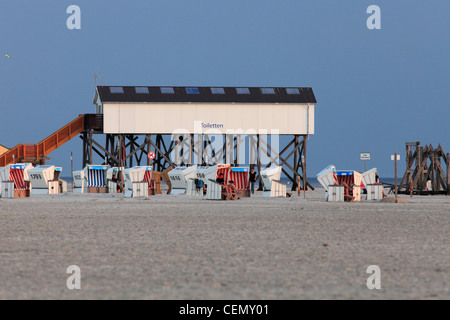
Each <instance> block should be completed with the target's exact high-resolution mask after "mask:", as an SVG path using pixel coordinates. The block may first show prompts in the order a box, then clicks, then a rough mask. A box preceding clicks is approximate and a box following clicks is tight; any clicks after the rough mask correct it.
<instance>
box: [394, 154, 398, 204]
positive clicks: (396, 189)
mask: <svg viewBox="0 0 450 320" xmlns="http://www.w3.org/2000/svg"><path fill="white" fill-rule="evenodd" d="M394 161H395V202H397V201H398V188H397V152H396V153H395V155H394Z"/></svg>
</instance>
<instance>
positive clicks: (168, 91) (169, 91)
mask: <svg viewBox="0 0 450 320" xmlns="http://www.w3.org/2000/svg"><path fill="white" fill-rule="evenodd" d="M161 93H162V94H174V93H175V91H174V90H173V88H172V87H164V88H161Z"/></svg>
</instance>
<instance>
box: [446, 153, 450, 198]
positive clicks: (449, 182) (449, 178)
mask: <svg viewBox="0 0 450 320" xmlns="http://www.w3.org/2000/svg"><path fill="white" fill-rule="evenodd" d="M447 195H448V196H450V153H447Z"/></svg>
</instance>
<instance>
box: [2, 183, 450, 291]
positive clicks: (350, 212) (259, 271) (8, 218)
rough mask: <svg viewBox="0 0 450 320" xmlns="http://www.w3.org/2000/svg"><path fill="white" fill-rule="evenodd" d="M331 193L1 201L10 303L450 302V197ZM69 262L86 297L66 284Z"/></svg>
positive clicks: (72, 196) (5, 279)
mask: <svg viewBox="0 0 450 320" xmlns="http://www.w3.org/2000/svg"><path fill="white" fill-rule="evenodd" d="M323 195H324V191H323V189H317V191H314V192H308V193H307V195H306V196H307V198H306V199H304V198H303V195H302V197H297V196H296V195H294V196H293V197H292V198H287V199H267V198H263V197H262V196H261V193H258V194H257V195H256V196H255V197H253V198H251V199H241V200H239V201H229V202H222V201H207V200H204V199H198V198H194V197H186V196H167V195H159V196H153V197H151V198H150V199H149V200H143V199H124V198H123V196H122V195H115V196H113V195H93V194H89V195H76V194H72V193H69V194H66V195H58V196H36V197H34V198H31V199H16V200H7V199H0V220H1V224H0V299H237V300H241V299H449V298H450V292H449V282H450V277H449V275H450V240H449V218H450V197H446V196H434V197H431V196H422V197H419V196H416V197H414V198H412V199H410V198H409V197H404V198H405V199H407V201H408V203H379V202H378V203H376V202H371V203H369V202H361V203H329V202H325V201H324V199H323ZM70 265H78V266H79V267H80V268H81V286H82V288H81V290H68V289H67V287H66V280H67V278H68V277H69V274H67V273H66V269H67V267H68V266H70ZM370 265H378V266H379V267H380V268H381V290H369V289H368V288H367V286H366V280H367V278H368V277H369V276H370V274H367V273H366V270H367V267H368V266H370Z"/></svg>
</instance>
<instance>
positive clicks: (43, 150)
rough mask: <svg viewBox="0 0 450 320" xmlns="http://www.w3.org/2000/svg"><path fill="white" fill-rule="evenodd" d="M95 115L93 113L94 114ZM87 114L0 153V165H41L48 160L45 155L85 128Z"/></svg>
mask: <svg viewBox="0 0 450 320" xmlns="http://www.w3.org/2000/svg"><path fill="white" fill-rule="evenodd" d="M94 116H95V115H94ZM87 118H89V117H88V115H80V116H78V117H77V118H76V119H75V120H73V121H72V122H70V123H68V124H67V125H65V126H64V127H62V128H61V129H59V130H58V131H56V132H55V133H53V134H51V135H50V136H48V137H47V138H45V139H44V140H42V141H41V142H39V143H36V144H19V145H17V146H15V147H14V148H12V149H11V150H9V151H7V152H5V153H4V154H2V155H0V167H5V166H7V165H9V164H14V163H20V162H22V163H23V162H26V163H32V164H33V165H43V164H45V162H46V160H48V157H47V155H48V154H49V153H51V152H52V151H54V150H56V149H57V148H59V147H60V146H62V145H63V144H64V143H66V142H68V141H69V140H71V139H72V138H74V137H76V136H77V135H78V134H80V133H82V132H83V131H84V129H85V119H87Z"/></svg>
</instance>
